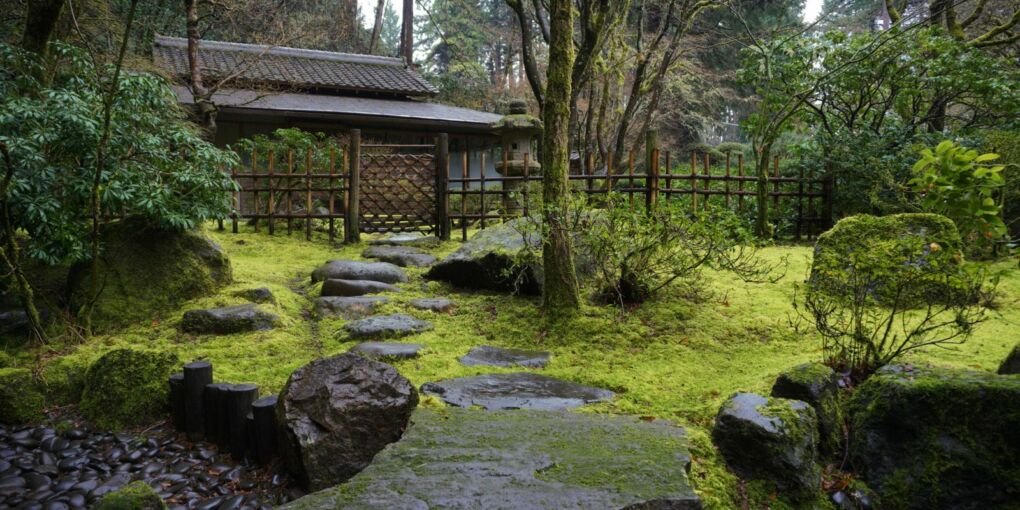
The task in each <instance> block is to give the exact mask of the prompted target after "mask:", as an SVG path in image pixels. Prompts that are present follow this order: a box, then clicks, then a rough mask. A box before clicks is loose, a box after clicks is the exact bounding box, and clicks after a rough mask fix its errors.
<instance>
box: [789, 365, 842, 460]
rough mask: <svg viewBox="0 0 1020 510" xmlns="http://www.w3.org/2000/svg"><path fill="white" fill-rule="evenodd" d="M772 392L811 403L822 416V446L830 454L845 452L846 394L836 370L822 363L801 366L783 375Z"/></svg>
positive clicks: (820, 441) (819, 418) (823, 450)
mask: <svg viewBox="0 0 1020 510" xmlns="http://www.w3.org/2000/svg"><path fill="white" fill-rule="evenodd" d="M771 395H772V396H773V397H777V398H786V399H792V400H801V401H804V402H807V403H808V404H810V405H811V407H813V408H814V410H815V414H816V415H817V416H818V434H819V443H818V447H819V449H820V450H821V451H822V452H823V453H825V454H827V455H838V454H840V453H842V451H843V409H842V405H841V402H840V400H841V398H842V395H841V392H840V388H839V378H838V376H837V375H836V372H834V371H833V370H832V369H831V368H829V367H828V366H826V365H823V364H821V363H804V364H803V365H797V366H795V367H793V368H791V369H789V370H787V371H785V372H783V373H781V374H779V377H777V378H776V382H775V384H773V385H772V394H771Z"/></svg>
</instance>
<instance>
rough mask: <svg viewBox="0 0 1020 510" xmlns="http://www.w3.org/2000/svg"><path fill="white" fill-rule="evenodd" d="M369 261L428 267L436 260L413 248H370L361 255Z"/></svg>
mask: <svg viewBox="0 0 1020 510" xmlns="http://www.w3.org/2000/svg"><path fill="white" fill-rule="evenodd" d="M361 256H362V257H365V258H367V259H378V260H381V261H383V262H389V263H390V264H396V265H398V266H400V267H428V266H431V265H432V264H435V263H436V258H435V257H434V256H432V255H429V254H428V253H425V252H423V251H421V250H419V249H418V248H414V247H412V246H370V247H368V248H367V249H366V250H365V251H364V252H362V253H361Z"/></svg>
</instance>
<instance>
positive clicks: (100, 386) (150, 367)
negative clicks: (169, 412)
mask: <svg viewBox="0 0 1020 510" xmlns="http://www.w3.org/2000/svg"><path fill="white" fill-rule="evenodd" d="M179 365H180V361H179V360H178V359H177V355H175V354H173V353H166V352H149V351H135V350H131V349H117V350H113V351H110V352H108V353H106V354H104V355H103V356H102V357H101V358H99V359H98V360H96V362H95V363H93V364H92V365H91V366H90V367H89V370H88V372H86V374H85V388H84V392H83V393H82V400H81V411H82V413H83V414H84V415H85V417H86V418H88V419H89V420H91V421H92V422H93V423H95V424H96V425H98V426H99V427H102V428H106V429H122V428H125V427H131V426H135V425H141V424H144V423H147V422H150V421H153V420H155V419H157V418H159V416H160V415H161V414H162V413H163V412H164V411H165V409H166V407H167V401H168V398H167V393H168V391H169V389H168V386H167V382H166V381H167V378H168V377H169V376H170V374H171V373H172V372H173V371H174V370H175V369H176V368H177V367H178V366H179Z"/></svg>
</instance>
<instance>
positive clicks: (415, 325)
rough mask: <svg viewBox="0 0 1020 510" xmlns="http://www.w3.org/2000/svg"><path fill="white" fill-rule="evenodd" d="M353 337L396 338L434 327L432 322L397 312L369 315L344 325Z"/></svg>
mask: <svg viewBox="0 0 1020 510" xmlns="http://www.w3.org/2000/svg"><path fill="white" fill-rule="evenodd" d="M344 329H345V330H347V332H348V333H349V334H350V336H351V338H395V337H401V336H408V335H414V334H418V333H422V332H425V331H428V330H430V329H432V323H431V322H427V321H423V320H420V319H415V318H414V317H411V316H410V315H404V314H401V313H395V314H392V315H377V316H375V317H367V318H364V319H359V320H356V321H353V322H348V323H347V324H345V325H344Z"/></svg>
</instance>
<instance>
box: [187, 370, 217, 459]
mask: <svg viewBox="0 0 1020 510" xmlns="http://www.w3.org/2000/svg"><path fill="white" fill-rule="evenodd" d="M212 377H213V367H212V363H209V362H208V361H194V362H191V363H188V364H187V365H184V428H185V429H187V431H188V438H189V439H191V440H192V441H201V440H202V438H204V437H205V413H204V412H203V409H204V405H203V404H204V402H203V400H202V399H203V394H204V393H205V387H206V385H208V384H211V383H212Z"/></svg>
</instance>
